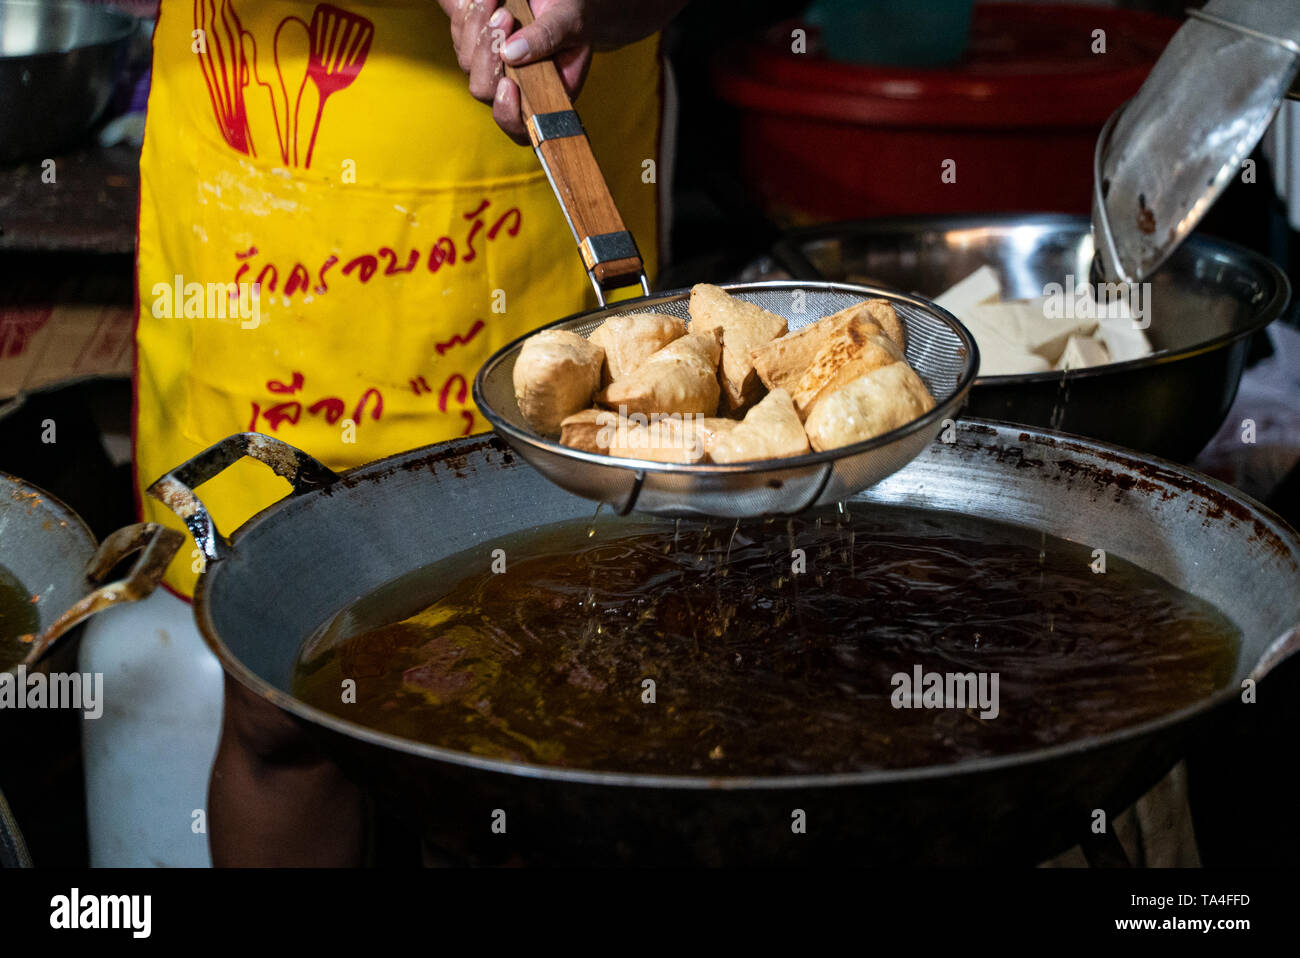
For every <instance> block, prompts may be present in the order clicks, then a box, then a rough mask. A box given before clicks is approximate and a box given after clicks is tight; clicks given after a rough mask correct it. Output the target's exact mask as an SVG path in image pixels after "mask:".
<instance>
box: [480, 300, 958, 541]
mask: <svg viewBox="0 0 1300 958" xmlns="http://www.w3.org/2000/svg"><path fill="white" fill-rule="evenodd" d="M723 289H726V290H727V291H728V292H729V293H731V294H732V295H733V296H736V297H738V298H740V299H743V300H748V301H749V302H752V303H756V304H758V305H759V306H761V307H763V308H764V309H766V310H769V311H770V312H773V313H777V314H779V315H781V316H784V317H785V318H786V320H787V321H788V322H789V325H790V329H791V330H795V329H799V328H802V327H803V326H807V325H808V324H810V323H813V322H815V321H816V320H818V319H821V318H822V317H824V316H829V315H831V314H832V313H836V312H839V311H840V310H842V309H845V308H846V307H849V306H852V305H854V304H855V303H859V302H861V301H862V300H864V299H886V300H889V301H890V303H892V304H893V306H894V309H895V310H897V312H898V316H899V319H900V320H901V321H902V323H903V328H904V330H905V331H906V339H907V349H906V357H907V361H908V362H909V363H910V364H911V365H912V367H913V368H914V369H915V370H916V372H917V374H918V375H919V376H920V377H921V379H922V380H923V381H924V382H925V384H926V386H927V387H929V389H930V392H931V393H932V394H933V395H934V398H935V402H936V405H935V408H934V409H932V410H931V411H930V412H929V413H927V414H926V415H924V416H922V417H921V418H919V419H917V420H914V421H913V422H910V423H908V424H907V425H906V426H903V427H901V428H899V429H895V430H894V431H893V432H889V433H886V434H885V435H883V436H878V437H876V438H875V439H870V440H868V441H866V442H862V443H858V444H856V445H853V446H845V447H844V448H841V449H832V450H827V451H826V452H818V453H810V454H808V455H805V456H798V457H795V458H791V459H772V460H766V461H762V462H747V463H736V464H734V465H709V464H690V465H680V464H668V463H652V462H643V461H640V460H634V459H616V458H614V457H612V456H602V455H598V454H595V453H588V452H582V451H580V450H577V449H571V448H569V447H568V446H562V445H560V443H559V442H557V441H554V440H550V439H545V438H543V437H541V436H539V435H537V434H536V433H535V432H533V430H532V429H531V428H530V427H529V426H528V424H527V423H526V422H525V421H524V418H523V416H522V415H521V414H520V412H519V406H518V405H517V403H516V402H515V391H514V378H513V377H514V368H515V360H516V358H517V357H518V355H519V350H520V348H521V347H522V345H523V341H524V339H526V338H527V337H523V338H520V339H517V340H515V341H514V342H513V343H510V344H509V345H508V346H505V347H504V348H503V349H501V350H499V351H498V352H497V353H496V354H495V355H494V356H493V357H492V358H491V359H489V360H488V361H487V362H486V363H485V364H484V366H483V368H482V369H481V370H479V374H478V376H477V377H476V379H475V380H474V401H475V402H476V403H477V404H478V407H479V409H480V410H482V412H483V414H484V415H485V416H487V418H488V421H489V422H491V423H492V426H493V427H494V428H495V429H496V431H497V433H498V434H499V435H500V436H501V437H502V438H503V439H504V440H505V441H506V443H508V444H509V445H510V447H511V448H512V449H514V450H515V451H516V452H517V453H518V454H519V455H520V456H522V457H523V458H524V460H525V461H527V462H528V463H529V465H531V466H533V468H535V469H537V471H538V472H540V473H541V474H542V475H544V476H545V477H546V478H547V479H549V480H550V481H551V482H554V483H555V484H556V485H558V486H560V487H561V488H563V489H566V490H568V491H569V492H572V493H574V494H575V495H579V496H583V497H584V498H587V499H592V500H595V501H597V502H605V503H609V504H610V505H611V506H613V507H614V509H615V510H616V511H617V512H618V513H619V514H620V515H622V514H626V513H627V512H630V511H632V510H633V509H635V510H637V511H639V512H648V513H653V514H655V515H663V516H683V517H684V516H715V517H722V518H736V519H739V518H746V517H753V516H775V515H792V514H794V513H798V512H802V511H804V510H805V509H809V508H812V507H814V506H818V505H825V504H829V503H832V502H840V501H843V500H844V499H847V498H848V497H849V496H851V495H853V493H855V492H858V491H860V490H862V489H865V488H867V487H868V486H872V485H874V484H875V483H877V482H879V481H880V480H882V479H884V478H885V477H886V476H888V475H890V474H891V473H894V472H897V471H898V470H899V469H901V468H902V467H903V466H905V465H907V463H909V462H911V460H912V459H914V458H915V457H916V456H918V455H920V453H921V451H922V450H923V449H924V448H925V446H926V444H927V443H930V442H932V441H934V439H935V437H936V436H937V434H938V433H939V431H940V430H941V429H942V427H943V421H944V420H945V419H952V418H955V416H956V413H957V410H958V409H959V408H960V406H961V404H962V402H963V401H964V400H965V397H966V392H967V390H969V389H970V385H971V383H972V382H973V381H974V379H975V375H976V371H977V369H978V366H979V354H978V352H977V350H976V347H975V341H974V340H973V339H972V338H971V336H970V334H969V333H968V332H967V331H966V330H965V329H964V328H963V327H962V326H961V324H959V323H958V322H957V321H956V320H955V319H954V318H953V317H952V316H951V315H950V314H949V313H947V312H945V311H944V310H942V309H940V308H939V307H937V306H935V305H933V304H932V303H929V302H926V301H925V300H923V299H919V298H917V297H915V296H908V295H906V294H903V293H898V292H895V291H892V290H884V289H877V288H874V287H869V286H849V285H843V284H838V283H810V282H769V283H746V284H740V285H733V286H724V287H723ZM689 300H690V290H689V289H682V290H674V291H672V292H668V293H655V294H652V295H650V296H645V297H640V298H638V299H635V300H630V301H625V302H621V303H618V304H617V305H614V306H608V307H605V308H603V309H597V310H593V311H591V312H587V313H582V314H580V315H577V316H573V317H570V318H568V319H562V320H560V321H559V322H556V323H552V324H551V325H550V326H548V327H546V328H550V329H568V330H572V331H573V332H576V333H579V334H581V335H583V336H588V335H590V334H591V331H592V330H593V329H595V328H596V327H597V326H599V325H600V324H601V323H602V322H604V321H605V320H606V319H608V318H609V317H610V316H616V315H619V314H622V313H642V312H660V313H670V314H672V315H674V316H680V317H682V318H683V319H686V320H687V323H688V325H689V321H690V314H689V312H688V309H687V307H688V303H689ZM530 335H531V334H530Z"/></svg>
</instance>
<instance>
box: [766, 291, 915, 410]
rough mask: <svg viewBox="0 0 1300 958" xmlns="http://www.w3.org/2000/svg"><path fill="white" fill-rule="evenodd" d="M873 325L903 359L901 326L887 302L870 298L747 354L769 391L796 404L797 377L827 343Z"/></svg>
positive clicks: (892, 308)
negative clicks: (846, 331)
mask: <svg viewBox="0 0 1300 958" xmlns="http://www.w3.org/2000/svg"><path fill="white" fill-rule="evenodd" d="M855 324H856V325H858V326H862V325H868V326H874V327H875V332H876V333H877V334H878V335H882V336H884V337H885V338H887V339H889V340H890V341H891V342H892V343H893V344H894V346H895V347H897V349H898V350H899V358H902V350H903V346H904V338H903V326H902V324H901V323H900V322H899V319H898V314H897V313H896V312H894V307H893V306H891V305H890V304H889V303H888V302H887V301H886V300H883V299H871V300H866V301H864V302H861V303H856V304H854V305H853V306H850V307H848V308H847V309H842V310H840V311H839V312H838V313H834V314H832V315H830V316H826V317H823V318H822V319H819V320H817V322H815V323H812V324H811V325H808V326H805V327H804V328H803V329H796V330H795V331H794V332H792V333H790V334H789V335H786V336H782V337H781V338H780V339H777V340H773V341H772V342H770V343H768V344H766V345H764V346H760V347H758V348H757V349H755V350H753V351H752V352H751V353H750V358H751V359H752V360H753V361H754V368H755V369H756V370H757V371H758V375H759V378H760V379H762V381H763V384H764V385H765V386H767V388H768V389H784V390H786V391H787V392H789V393H790V394H791V396H793V397H794V398H795V400H796V404H797V403H798V397H797V396H795V390H796V388H797V387H798V381H799V377H801V376H802V375H803V373H804V371H805V370H806V369H807V368H808V367H809V366H810V365H812V362H813V360H814V359H815V358H816V356H817V354H818V353H819V352H820V351H821V349H822V347H823V346H825V345H826V342H827V341H828V340H830V339H833V338H835V337H836V336H838V335H839V334H841V333H842V332H843V331H844V329H845V328H846V327H848V326H851V325H855Z"/></svg>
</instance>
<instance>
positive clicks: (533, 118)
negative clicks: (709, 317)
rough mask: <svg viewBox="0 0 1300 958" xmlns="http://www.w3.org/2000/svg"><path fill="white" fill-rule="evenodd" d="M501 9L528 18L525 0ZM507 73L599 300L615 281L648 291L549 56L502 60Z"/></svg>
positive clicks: (632, 245) (524, 23)
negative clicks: (523, 61)
mask: <svg viewBox="0 0 1300 958" xmlns="http://www.w3.org/2000/svg"><path fill="white" fill-rule="evenodd" d="M506 9H507V10H509V11H510V14H511V15H512V16H513V17H514V18H515V20H517V21H518V22H519V25H520V26H521V27H524V26H527V25H529V24H530V23H532V22H533V12H532V10H531V9H530V8H529V6H528V0H506ZM506 75H507V76H508V77H510V79H512V80H514V82H515V84H516V85H517V86H518V87H519V98H520V104H521V106H522V109H523V115H524V122H525V124H526V125H527V127H528V137H529V139H530V140H532V143H533V149H534V150H535V151H536V152H537V158H538V160H539V161H540V162H541V164H542V169H543V170H545V171H546V176H547V179H549V180H550V182H551V188H552V189H553V190H554V191H555V197H556V199H558V200H559V201H560V207H561V208H562V209H563V210H564V215H565V218H566V219H568V221H569V226H570V228H571V229H572V230H573V237H574V239H575V240H576V241H577V243H578V251H579V253H580V254H581V255H582V262H583V265H584V266H586V268H587V275H588V276H589V277H590V278H591V283H592V286H594V287H595V289H596V297H597V298H598V299H599V300H600V304H601V305H602V306H603V305H604V304H605V291H606V290H610V289H617V288H619V287H620V286H632V285H636V284H637V283H640V285H641V288H642V290H643V291H645V292H646V293H649V291H650V288H649V283H648V282H647V280H646V276H645V266H644V264H643V263H642V261H641V254H640V252H639V251H638V250H637V247H636V243H635V241H634V240H633V239H632V234H631V233H629V232H628V229H627V227H626V226H625V225H624V223H623V217H622V215H621V214H620V213H619V211H618V207H617V206H616V205H615V204H614V197H613V196H612V195H611V194H610V192H609V185H608V184H607V183H606V182H605V177H604V174H602V173H601V171H600V166H599V164H597V162H596V156H595V154H594V153H592V151H591V143H590V141H588V139H587V134H586V131H585V130H584V129H583V127H582V121H581V120H579V119H578V115H577V113H576V112H575V111H574V109H573V101H572V100H570V99H569V94H568V92H567V91H566V90H565V89H564V82H563V81H562V80H561V79H560V72H559V70H558V69H556V66H555V63H554V61H552V60H541V61H538V62H537V63H529V64H527V65H526V66H521V67H513V66H509V65H507V66H506Z"/></svg>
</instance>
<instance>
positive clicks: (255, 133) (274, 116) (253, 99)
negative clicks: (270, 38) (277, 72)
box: [239, 33, 289, 166]
mask: <svg viewBox="0 0 1300 958" xmlns="http://www.w3.org/2000/svg"><path fill="white" fill-rule="evenodd" d="M240 39H241V43H240V52H241V54H242V56H243V68H242V70H241V71H240V74H239V83H240V86H241V87H243V92H244V109H245V118H246V120H247V122H248V129H249V147H250V149H251V150H252V154H253V156H257V144H258V143H259V142H261V143H262V144H263V145H264V146H265V143H266V142H267V139H269V137H268V138H267V139H263V138H262V134H263V133H266V132H268V130H269V129H274V130H275V139H276V143H277V145H278V146H279V150H280V159H281V160H282V161H283V162H284V164H285V165H286V166H287V165H288V164H289V145H288V143H287V142H286V141H285V138H284V131H283V129H282V128H281V123H280V111H279V109H278V108H277V107H276V103H275V87H273V86H272V85H271V84H270V83H268V82H267V81H265V80H263V79H262V73H261V71H260V70H258V68H257V41H256V40H255V39H254V38H253V35H252V34H251V33H244V34H243V36H242V37H241V38H240ZM257 87H261V88H262V89H255V88H257ZM267 106H270V109H271V116H270V123H269V124H268V123H267V116H266V108H267Z"/></svg>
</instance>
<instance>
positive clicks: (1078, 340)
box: [1056, 336, 1110, 370]
mask: <svg viewBox="0 0 1300 958" xmlns="http://www.w3.org/2000/svg"><path fill="white" fill-rule="evenodd" d="M1108 362H1110V354H1109V353H1108V352H1106V347H1105V346H1103V345H1102V344H1101V343H1100V342H1099V341H1098V340H1096V339H1093V338H1092V337H1091V336H1071V337H1070V339H1069V341H1068V342H1067V343H1066V344H1065V351H1064V352H1063V353H1061V358H1060V360H1059V361H1058V362H1057V364H1056V368H1057V369H1062V370H1064V369H1087V368H1088V367H1089V366H1104V365H1106V364H1107V363H1108Z"/></svg>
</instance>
